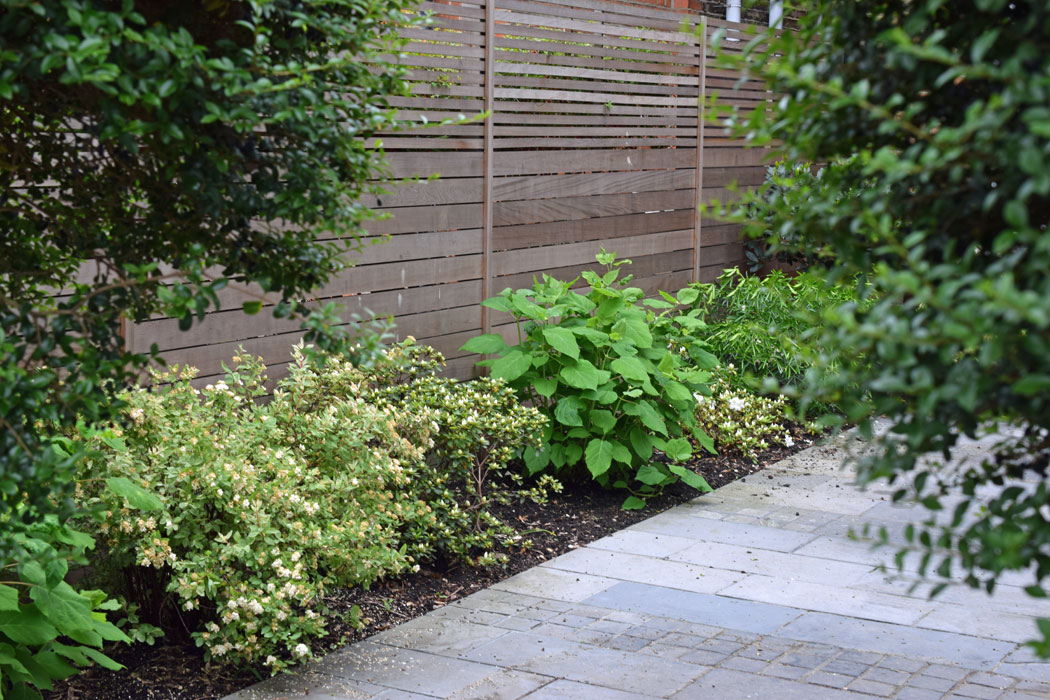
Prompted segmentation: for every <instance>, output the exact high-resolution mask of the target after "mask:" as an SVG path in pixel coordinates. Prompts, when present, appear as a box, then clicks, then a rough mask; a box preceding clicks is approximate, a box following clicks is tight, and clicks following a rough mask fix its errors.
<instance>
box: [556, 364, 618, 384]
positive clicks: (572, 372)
mask: <svg viewBox="0 0 1050 700" xmlns="http://www.w3.org/2000/svg"><path fill="white" fill-rule="evenodd" d="M558 376H559V377H561V379H562V381H563V382H565V383H566V384H568V385H569V386H571V387H575V388H577V389H597V388H598V385H599V384H604V383H605V382H606V381H608V380H609V373H608V372H606V371H605V370H600V369H598V368H597V367H595V366H594V365H593V364H591V363H590V361H588V360H583V359H580V360H577V361H576V362H574V363H573V364H571V365H566V366H565V367H562V368H561V371H560V372H558Z"/></svg>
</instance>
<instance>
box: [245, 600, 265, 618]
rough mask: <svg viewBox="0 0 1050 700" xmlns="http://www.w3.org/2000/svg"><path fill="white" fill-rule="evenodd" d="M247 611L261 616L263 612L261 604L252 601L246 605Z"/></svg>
mask: <svg viewBox="0 0 1050 700" xmlns="http://www.w3.org/2000/svg"><path fill="white" fill-rule="evenodd" d="M248 609H249V610H251V611H252V612H253V613H255V614H256V615H262V612H263V606H262V603H260V602H259V601H257V600H253V601H251V602H250V603H248Z"/></svg>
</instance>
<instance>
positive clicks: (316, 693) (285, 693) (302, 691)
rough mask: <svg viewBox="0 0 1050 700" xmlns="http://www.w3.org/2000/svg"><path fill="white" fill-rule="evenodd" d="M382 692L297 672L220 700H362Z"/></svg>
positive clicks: (317, 674) (319, 674)
mask: <svg viewBox="0 0 1050 700" xmlns="http://www.w3.org/2000/svg"><path fill="white" fill-rule="evenodd" d="M383 690H384V688H383V687H382V686H377V685H372V684H370V683H363V682H357V681H350V680H346V679H344V678H337V677H335V676H331V675H328V674H326V673H317V672H315V671H300V672H298V673H296V674H294V675H293V674H282V675H279V676H274V677H273V678H268V679H266V680H265V681H263V682H261V683H256V684H255V685H253V686H250V687H248V688H245V689H244V690H239V691H237V692H236V693H233V694H232V695H228V696H226V698H225V699H224V700H284V699H285V698H289V697H294V698H303V699H304V700H364V699H365V698H371V697H372V696H373V695H375V694H376V693H379V692H382V691H383Z"/></svg>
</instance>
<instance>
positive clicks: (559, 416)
mask: <svg viewBox="0 0 1050 700" xmlns="http://www.w3.org/2000/svg"><path fill="white" fill-rule="evenodd" d="M582 408H583V404H582V403H581V402H580V400H579V399H578V398H576V397H575V396H564V397H562V398H561V399H559V400H558V403H557V404H555V405H554V419H555V420H557V421H558V422H559V423H561V424H562V425H568V426H582V425H583V420H581V419H580V409H582Z"/></svg>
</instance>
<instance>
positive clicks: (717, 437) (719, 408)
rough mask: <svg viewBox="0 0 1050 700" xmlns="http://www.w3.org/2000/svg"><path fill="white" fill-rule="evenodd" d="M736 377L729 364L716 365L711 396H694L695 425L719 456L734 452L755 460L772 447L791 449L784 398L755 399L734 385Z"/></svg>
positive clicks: (791, 442) (756, 396)
mask: <svg viewBox="0 0 1050 700" xmlns="http://www.w3.org/2000/svg"><path fill="white" fill-rule="evenodd" d="M736 375H737V370H736V368H735V367H734V366H733V365H732V364H729V365H721V366H719V367H718V368H716V369H715V370H713V372H712V378H711V383H710V388H711V395H710V396H703V395H700V394H698V395H697V396H696V423H697V425H698V426H699V427H700V428H701V429H702V430H703V431H704V432H706V433H707V434H708V435H710V436H711V438H712V439H713V440H714V442H715V447H716V448H717V449H718V451H719V453H722V454H725V453H726V452H733V451H735V452H739V453H740V454H741V455H742V456H744V457H746V458H748V459H750V460H752V461H757V460H758V453H759V452H760V451H761V450H766V449H769V448H770V447H771V446H772V445H784V446H785V447H792V446H794V444H795V441H794V438H792V437H791V433H790V432H789V431H788V430H787V428H786V427H785V422H786V420H787V414H786V408H787V406H786V399H785V398H784V397H782V396H778V397H776V398H767V397H764V396H758V395H756V394H754V393H752V392H751V391H749V390H747V389H745V388H743V387H740V386H737V385H736V383H735V381H734V380H735V379H736Z"/></svg>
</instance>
